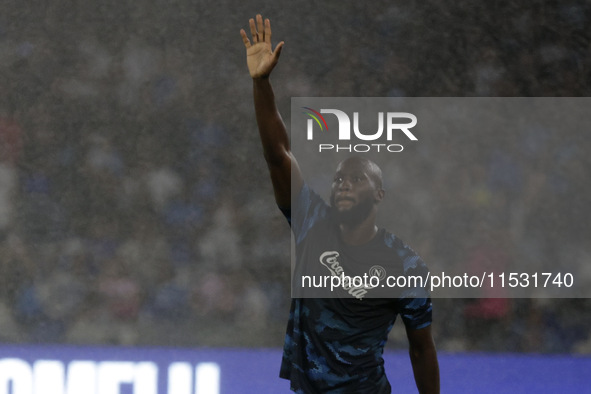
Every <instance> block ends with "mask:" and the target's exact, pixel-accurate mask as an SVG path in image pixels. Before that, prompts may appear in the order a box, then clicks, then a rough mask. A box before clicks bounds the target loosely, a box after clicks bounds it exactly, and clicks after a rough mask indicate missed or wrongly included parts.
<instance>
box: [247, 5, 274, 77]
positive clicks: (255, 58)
mask: <svg viewBox="0 0 591 394" xmlns="http://www.w3.org/2000/svg"><path fill="white" fill-rule="evenodd" d="M249 24H250V32H251V35H252V43H251V42H250V40H249V39H248V36H247V35H246V32H245V31H244V29H242V30H240V35H241V36H242V41H243V42H244V46H245V47H246V64H247V65H248V71H249V72H250V76H251V77H252V78H265V77H268V76H269V75H270V74H271V71H273V68H274V67H275V65H276V64H277V61H278V60H279V55H280V54H281V49H282V48H283V41H281V42H280V43H279V44H277V46H276V47H275V50H273V48H272V46H271V22H270V21H269V19H265V20H264V22H263V17H262V16H261V15H257V16H256V23H255V20H254V19H250V20H249Z"/></svg>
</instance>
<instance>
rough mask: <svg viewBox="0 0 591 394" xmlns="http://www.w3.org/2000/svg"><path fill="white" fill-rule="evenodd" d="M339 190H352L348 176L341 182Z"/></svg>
mask: <svg viewBox="0 0 591 394" xmlns="http://www.w3.org/2000/svg"><path fill="white" fill-rule="evenodd" d="M339 190H351V181H350V180H349V179H348V178H344V179H343V180H342V181H341V183H339Z"/></svg>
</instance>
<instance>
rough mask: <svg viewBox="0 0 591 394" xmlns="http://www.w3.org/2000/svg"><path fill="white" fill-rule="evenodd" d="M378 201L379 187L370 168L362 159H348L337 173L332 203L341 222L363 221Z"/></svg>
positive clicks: (353, 222) (333, 186) (331, 196)
mask: <svg viewBox="0 0 591 394" xmlns="http://www.w3.org/2000/svg"><path fill="white" fill-rule="evenodd" d="M376 202H377V189H376V185H375V183H374V181H373V180H372V178H371V176H370V169H369V168H368V166H367V165H366V164H365V163H364V162H361V161H357V160H346V161H344V162H342V163H341V164H339V167H338V168H337V171H336V173H335V176H334V179H333V182H332V189H331V195H330V203H331V206H332V207H333V209H334V210H335V211H336V213H337V217H338V218H339V220H340V221H341V222H348V223H350V224H355V223H359V222H361V221H363V220H364V219H365V218H367V216H368V215H369V213H370V212H371V210H372V208H373V207H374V206H375V204H376Z"/></svg>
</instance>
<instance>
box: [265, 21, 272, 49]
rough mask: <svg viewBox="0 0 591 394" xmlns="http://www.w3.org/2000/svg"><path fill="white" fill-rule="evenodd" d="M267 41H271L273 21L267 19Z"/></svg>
mask: <svg viewBox="0 0 591 394" xmlns="http://www.w3.org/2000/svg"><path fill="white" fill-rule="evenodd" d="M265 42H268V43H269V44H270V43H271V21H270V20H269V19H265Z"/></svg>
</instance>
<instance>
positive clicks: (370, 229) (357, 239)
mask: <svg viewBox="0 0 591 394" xmlns="http://www.w3.org/2000/svg"><path fill="white" fill-rule="evenodd" d="M339 229H340V230H341V237H342V239H343V241H344V242H345V243H346V244H349V245H353V246H357V245H363V244H364V243H367V242H369V241H371V240H372V239H373V237H375V235H376V234H377V232H378V226H376V217H375V213H373V212H372V214H370V215H368V217H367V218H366V219H365V220H363V221H362V222H361V223H359V224H354V225H352V224H343V223H341V224H340V225H339Z"/></svg>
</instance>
